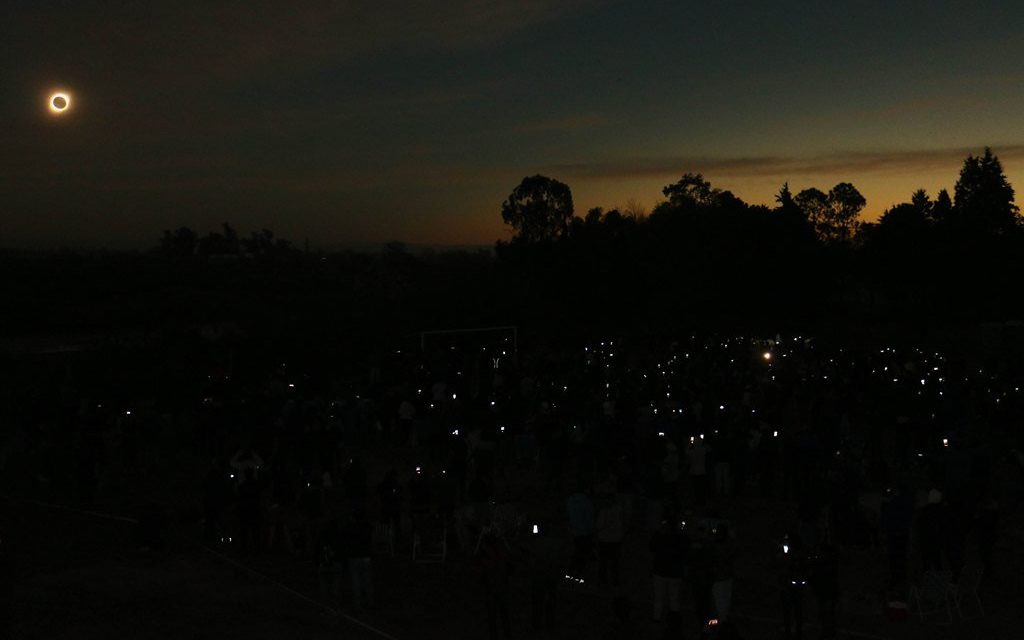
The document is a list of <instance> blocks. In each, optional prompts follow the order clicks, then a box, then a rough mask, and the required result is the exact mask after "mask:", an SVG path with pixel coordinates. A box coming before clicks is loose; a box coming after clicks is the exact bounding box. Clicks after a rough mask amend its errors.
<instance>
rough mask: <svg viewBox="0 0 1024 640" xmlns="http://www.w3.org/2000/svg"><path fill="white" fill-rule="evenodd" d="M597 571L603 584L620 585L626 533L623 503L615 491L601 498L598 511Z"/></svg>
mask: <svg viewBox="0 0 1024 640" xmlns="http://www.w3.org/2000/svg"><path fill="white" fill-rule="evenodd" d="M596 529H597V572H598V577H599V579H600V581H601V584H608V583H609V582H610V583H611V585H612V586H613V587H617V586H619V565H620V562H619V557H620V555H621V551H622V539H623V538H624V537H625V534H626V531H625V529H626V524H625V517H624V515H623V509H622V503H621V502H620V501H619V500H618V499H617V497H616V496H615V494H614V493H611V494H605V495H604V496H602V498H601V507H600V509H598V512H597V521H596Z"/></svg>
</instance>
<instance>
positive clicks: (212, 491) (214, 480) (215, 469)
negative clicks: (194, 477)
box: [203, 458, 229, 544]
mask: <svg viewBox="0 0 1024 640" xmlns="http://www.w3.org/2000/svg"><path fill="white" fill-rule="evenodd" d="M228 483H229V477H228V471H227V470H226V469H225V468H223V467H222V466H221V465H220V464H219V463H218V462H217V459H216V458H214V459H212V460H211V461H210V464H209V466H208V467H207V470H206V477H205V479H204V480H203V541H204V542H205V543H206V544H215V543H216V542H217V534H218V533H219V532H220V527H221V521H222V519H223V516H224V509H225V507H226V506H227V503H228V487H229V485H228Z"/></svg>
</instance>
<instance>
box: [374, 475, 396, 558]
mask: <svg viewBox="0 0 1024 640" xmlns="http://www.w3.org/2000/svg"><path fill="white" fill-rule="evenodd" d="M377 499H378V500H379V501H380V520H381V524H384V525H385V526H388V527H390V529H391V532H390V536H391V541H392V542H393V543H396V544H397V542H398V540H399V539H400V538H401V535H402V485H401V484H400V483H399V482H398V472H397V471H396V470H395V469H391V470H389V471H388V472H387V473H386V474H385V475H384V479H383V480H381V482H380V484H378V485H377Z"/></svg>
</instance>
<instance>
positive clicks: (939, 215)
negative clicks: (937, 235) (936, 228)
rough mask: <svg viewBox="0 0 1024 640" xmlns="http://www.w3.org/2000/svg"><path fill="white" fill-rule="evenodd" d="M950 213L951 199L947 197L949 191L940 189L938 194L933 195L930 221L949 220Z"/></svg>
mask: <svg viewBox="0 0 1024 640" xmlns="http://www.w3.org/2000/svg"><path fill="white" fill-rule="evenodd" d="M952 214H953V200H952V198H950V197H949V191H947V190H945V189H942V190H941V191H939V193H938V195H936V196H935V202H933V203H932V210H931V218H932V222H935V223H937V224H943V223H945V222H947V221H948V220H949V217H950V216H951V215H952Z"/></svg>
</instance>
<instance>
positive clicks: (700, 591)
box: [689, 525, 715, 625]
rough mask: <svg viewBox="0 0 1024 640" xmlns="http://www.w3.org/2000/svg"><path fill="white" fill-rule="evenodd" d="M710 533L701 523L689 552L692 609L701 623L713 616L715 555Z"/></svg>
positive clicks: (705, 622)
mask: <svg viewBox="0 0 1024 640" xmlns="http://www.w3.org/2000/svg"><path fill="white" fill-rule="evenodd" d="M710 533H711V532H710V531H708V530H707V529H706V528H705V527H704V526H703V525H702V526H701V529H700V530H698V532H697V535H695V536H694V538H693V540H692V541H691V546H690V554H689V562H690V583H691V589H692V590H693V609H694V614H695V615H696V616H697V621H698V622H699V623H700V624H701V625H705V624H707V622H708V620H710V619H711V618H713V617H714V615H713V614H714V608H713V603H712V598H711V588H712V586H713V585H714V583H715V556H714V550H713V549H712V545H711V540H710Z"/></svg>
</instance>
